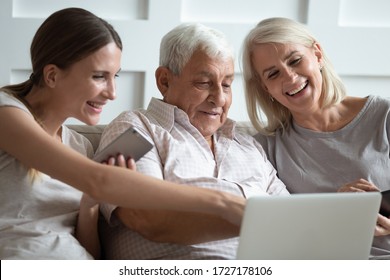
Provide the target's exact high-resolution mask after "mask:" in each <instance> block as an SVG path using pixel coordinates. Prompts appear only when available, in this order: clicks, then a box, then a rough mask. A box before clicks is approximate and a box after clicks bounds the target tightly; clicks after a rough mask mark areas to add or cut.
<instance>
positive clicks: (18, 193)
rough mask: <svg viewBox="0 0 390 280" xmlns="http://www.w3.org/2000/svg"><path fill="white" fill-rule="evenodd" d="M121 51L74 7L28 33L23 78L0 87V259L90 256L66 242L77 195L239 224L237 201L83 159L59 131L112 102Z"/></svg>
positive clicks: (79, 143) (70, 135) (92, 214)
mask: <svg viewBox="0 0 390 280" xmlns="http://www.w3.org/2000/svg"><path fill="white" fill-rule="evenodd" d="M121 51H122V43H121V40H120V37H119V36H118V34H117V33H116V32H115V30H114V29H113V27H112V26H111V25H110V24H108V23H107V22H106V21H104V20H102V19H100V18H98V17H97V16H95V15H94V14H92V13H90V12H88V11H86V10H83V9H79V8H69V9H64V10H60V11H58V12H55V13H54V14H52V15H51V16H49V17H48V18H47V19H46V20H45V21H44V23H43V24H42V25H41V26H40V28H39V29H38V31H37V32H36V34H35V36H34V39H33V41H32V44H31V60H32V70H33V73H32V74H31V77H30V79H29V80H27V81H25V82H24V83H21V84H17V85H10V86H5V87H2V88H1V89H0V131H1V137H0V194H1V195H0V213H1V214H0V252H1V253H0V259H12V258H14V259H38V258H45V259H82V258H90V257H91V256H90V254H88V253H87V252H86V251H85V250H84V248H83V247H82V246H80V244H79V242H78V241H77V240H76V239H75V238H74V226H75V225H76V219H77V215H78V210H79V203H80V198H81V196H82V192H84V193H86V194H88V195H90V196H91V197H92V198H94V199H96V200H98V201H106V202H109V203H114V204H116V205H120V206H123V207H132V208H144V209H170V210H182V211H196V212H204V213H209V214H214V215H218V216H221V217H223V218H226V219H227V220H229V221H230V222H232V223H235V224H239V223H240V220H241V217H242V213H243V208H244V200H243V199H242V198H239V197H235V196H232V195H229V194H225V193H221V192H216V191H211V190H207V189H201V188H196V187H191V186H181V185H178V184H173V183H169V182H166V181H162V180H157V179H154V178H151V177H147V176H144V175H142V174H139V173H136V172H135V171H134V170H128V169H125V168H120V167H116V166H111V165H104V164H99V163H96V162H94V161H93V160H91V159H89V158H88V157H86V155H88V156H92V148H91V144H90V143H89V142H88V141H87V140H86V139H85V138H83V137H82V136H80V135H78V134H76V133H75V132H74V131H71V130H69V129H67V127H66V126H64V125H63V123H64V121H65V120H66V119H67V118H69V117H73V118H76V119H78V120H80V121H82V122H84V123H86V124H88V125H94V124H97V123H98V121H99V116H100V113H101V112H102V109H103V107H104V105H105V104H106V103H107V102H108V101H109V100H112V99H114V98H115V77H116V76H117V74H118V72H119V70H120V60H121ZM127 164H128V165H129V167H130V168H132V167H133V166H134V165H133V163H132V162H131V161H130V162H128V163H127ZM121 165H122V166H123V165H126V163H124V162H123V159H122V163H121ZM80 191H81V192H80ZM83 201H86V202H88V203H86V204H85V205H84V206H83V207H82V209H83V210H85V211H82V213H80V219H85V221H88V222H89V220H90V219H95V221H96V212H97V211H96V205H95V203H93V202H92V203H90V199H89V198H88V197H84V199H83ZM79 224H80V225H81V226H80V227H79V228H78V229H77V235H78V236H79V237H80V240H84V241H85V240H88V239H89V238H88V236H89V234H93V231H94V230H93V229H92V230H91V228H89V227H88V225H87V223H83V222H81V223H80V222H79ZM83 225H84V226H83ZM95 225H96V224H93V227H95ZM83 231H84V233H83ZM92 239H93V238H92ZM90 240H91V239H90ZM92 243H93V242H92ZM87 245H88V244H87ZM87 245H86V246H87Z"/></svg>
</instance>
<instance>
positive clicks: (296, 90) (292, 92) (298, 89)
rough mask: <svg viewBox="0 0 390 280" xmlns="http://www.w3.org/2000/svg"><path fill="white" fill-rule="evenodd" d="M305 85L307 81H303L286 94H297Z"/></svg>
mask: <svg viewBox="0 0 390 280" xmlns="http://www.w3.org/2000/svg"><path fill="white" fill-rule="evenodd" d="M306 85H307V81H306V82H305V83H303V84H302V85H301V86H300V87H299V88H297V89H295V90H293V91H290V92H287V94H288V95H290V96H293V95H295V94H297V93H298V92H300V91H301V90H302V89H303V88H304V87H305V86H306Z"/></svg>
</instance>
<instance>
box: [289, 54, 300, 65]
mask: <svg viewBox="0 0 390 280" xmlns="http://www.w3.org/2000/svg"><path fill="white" fill-rule="evenodd" d="M301 60H302V57H301V56H300V57H297V58H294V59H292V60H291V61H290V65H291V66H294V65H297V64H299V62H301Z"/></svg>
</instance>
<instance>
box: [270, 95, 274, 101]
mask: <svg viewBox="0 0 390 280" xmlns="http://www.w3.org/2000/svg"><path fill="white" fill-rule="evenodd" d="M269 99H270V100H271V102H274V101H275V99H274V98H273V97H272V95H271V94H270V95H269Z"/></svg>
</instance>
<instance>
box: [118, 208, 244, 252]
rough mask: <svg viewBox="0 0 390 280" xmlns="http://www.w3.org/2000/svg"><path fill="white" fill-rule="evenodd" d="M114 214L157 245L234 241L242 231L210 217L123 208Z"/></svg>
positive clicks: (187, 213) (221, 220)
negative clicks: (158, 243) (159, 243)
mask: <svg viewBox="0 0 390 280" xmlns="http://www.w3.org/2000/svg"><path fill="white" fill-rule="evenodd" d="M114 214H115V215H116V216H117V217H118V218H119V219H120V220H121V222H122V223H123V224H124V225H126V226H127V227H128V228H129V229H132V230H134V231H136V232H138V233H139V234H140V235H142V236H143V237H144V238H146V239H148V240H151V241H154V242H164V243H177V244H182V245H190V244H196V243H203V242H209V241H215V240H220V239H226V238H231V237H235V236H238V234H239V231H240V228H239V227H238V226H235V225H233V224H231V223H229V222H227V221H225V220H223V219H220V218H218V217H216V216H212V215H207V214H197V213H189V212H176V211H157V210H135V209H128V208H122V207H119V208H117V209H116V210H115V212H114Z"/></svg>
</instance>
